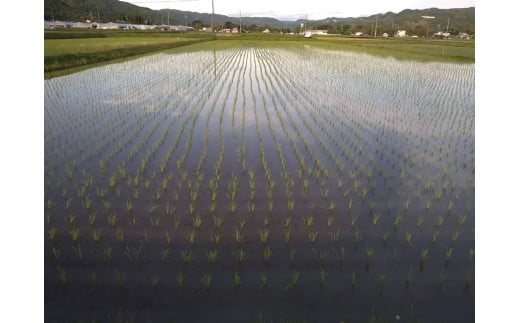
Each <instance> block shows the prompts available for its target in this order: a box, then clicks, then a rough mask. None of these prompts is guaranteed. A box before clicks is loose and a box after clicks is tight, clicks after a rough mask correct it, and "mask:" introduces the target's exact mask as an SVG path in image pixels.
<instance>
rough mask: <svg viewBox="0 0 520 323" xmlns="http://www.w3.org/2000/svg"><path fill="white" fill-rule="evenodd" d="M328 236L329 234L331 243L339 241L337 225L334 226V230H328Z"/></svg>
mask: <svg viewBox="0 0 520 323" xmlns="http://www.w3.org/2000/svg"><path fill="white" fill-rule="evenodd" d="M329 236H330V242H331V243H332V244H334V243H336V242H338V241H339V237H340V229H339V227H337V228H336V231H333V232H330V234H329Z"/></svg>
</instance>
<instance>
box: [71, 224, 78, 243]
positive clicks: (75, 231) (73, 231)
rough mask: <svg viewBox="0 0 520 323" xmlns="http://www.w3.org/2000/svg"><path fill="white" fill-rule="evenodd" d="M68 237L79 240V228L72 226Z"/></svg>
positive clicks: (75, 240)
mask: <svg viewBox="0 0 520 323" xmlns="http://www.w3.org/2000/svg"><path fill="white" fill-rule="evenodd" d="M69 233H70V237H71V238H72V241H74V242H77V241H78V240H79V234H80V230H79V228H78V227H76V226H75V227H73V228H72V229H71V230H70V231H69Z"/></svg>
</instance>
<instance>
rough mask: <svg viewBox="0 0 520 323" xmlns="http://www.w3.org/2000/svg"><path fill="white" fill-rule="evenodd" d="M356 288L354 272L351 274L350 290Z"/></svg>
mask: <svg viewBox="0 0 520 323" xmlns="http://www.w3.org/2000/svg"><path fill="white" fill-rule="evenodd" d="M355 287H356V272H355V271H353V272H352V289H354V288H355Z"/></svg>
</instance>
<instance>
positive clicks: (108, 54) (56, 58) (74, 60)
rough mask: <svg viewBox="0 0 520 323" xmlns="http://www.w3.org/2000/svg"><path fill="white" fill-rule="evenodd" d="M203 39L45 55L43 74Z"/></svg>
mask: <svg viewBox="0 0 520 323" xmlns="http://www.w3.org/2000/svg"><path fill="white" fill-rule="evenodd" d="M204 41H207V39H202V40H201V39H191V40H190V39H186V40H175V41H170V42H160V43H156V42H152V43H147V44H146V45H136V46H128V45H127V46H123V47H115V48H111V49H105V50H100V51H95V52H88V51H86V52H76V53H65V54H58V55H51V56H45V58H44V76H45V78H46V79H47V78H51V77H56V76H60V75H65V74H70V73H73V72H77V71H80V70H83V69H86V68H89V67H93V66H94V65H97V64H100V63H107V62H110V61H117V60H119V59H122V58H128V57H134V56H138V55H143V54H147V53H151V52H156V51H163V50H167V49H171V48H175V47H180V46H187V45H191V44H196V43H199V42H204Z"/></svg>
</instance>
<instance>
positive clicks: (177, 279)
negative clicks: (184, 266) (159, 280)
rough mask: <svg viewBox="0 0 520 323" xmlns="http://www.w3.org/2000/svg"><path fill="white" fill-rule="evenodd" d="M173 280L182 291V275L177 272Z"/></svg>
mask: <svg viewBox="0 0 520 323" xmlns="http://www.w3.org/2000/svg"><path fill="white" fill-rule="evenodd" d="M175 280H176V281H177V286H178V287H179V288H180V289H182V288H183V287H184V274H183V273H182V272H179V273H178V274H177V276H176V277H175Z"/></svg>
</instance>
